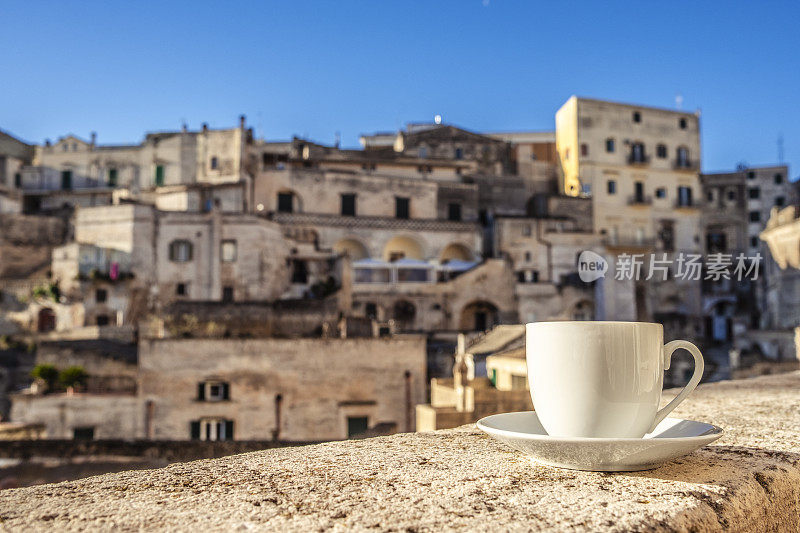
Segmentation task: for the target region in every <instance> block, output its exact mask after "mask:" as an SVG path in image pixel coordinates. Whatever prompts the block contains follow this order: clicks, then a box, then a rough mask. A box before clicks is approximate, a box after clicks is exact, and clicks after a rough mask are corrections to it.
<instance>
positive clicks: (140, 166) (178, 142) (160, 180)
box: [13, 116, 252, 213]
mask: <svg viewBox="0 0 800 533" xmlns="http://www.w3.org/2000/svg"><path fill="white" fill-rule="evenodd" d="M251 141H252V133H251V132H250V130H248V129H246V127H245V120H244V117H243V116H242V117H241V120H240V126H239V127H238V128H231V129H210V128H208V126H207V125H205V124H204V125H203V127H202V129H201V130H200V131H189V130H188V129H187V128H185V127H184V128H183V129H182V130H180V131H169V132H157V133H148V134H147V135H146V136H145V138H144V140H143V141H142V142H141V143H139V144H129V145H101V144H98V143H97V136H96V134H95V133H92V135H91V138H90V140H86V139H81V138H80V137H78V136H76V135H67V136H65V137H61V138H59V139H58V141H57V142H55V143H51V142H50V141H49V140H48V141H46V142H45V144H44V145H37V146H35V151H34V155H33V158H32V161H31V162H30V164H27V165H26V166H24V167H21V168H20V169H19V171H18V173H17V174H16V178H15V182H14V184H13V193H14V194H15V195H17V196H18V197H21V199H22V201H21V204H22V209H23V210H24V211H25V212H30V213H35V212H42V211H49V210H53V209H59V208H61V207H63V206H64V205H66V206H70V207H72V206H82V207H92V206H100V205H110V204H111V203H112V200H113V195H114V191H115V190H118V189H124V190H126V191H127V192H126V196H128V197H138V196H139V195H140V194H141V193H142V192H143V191H145V192H147V191H155V190H157V189H159V188H161V187H187V186H189V187H190V186H193V185H195V184H205V185H207V186H212V185H221V184H225V185H228V186H229V187H230V186H232V185H237V186H238V188H239V189H240V190H241V192H240V193H239V195H238V196H239V205H238V206H236V210H237V211H242V210H245V207H246V205H247V202H248V199H249V197H248V194H249V192H250V190H251V182H252V176H251V174H250V173H249V171H248V168H249V161H248V155H249V154H248V151H247V146H248V143H250V142H251ZM204 200H205V201H206V202H207V203H208V202H213V200H214V198H213V195H212V196H210V197H209V198H206V199H204ZM209 205H210V204H209Z"/></svg>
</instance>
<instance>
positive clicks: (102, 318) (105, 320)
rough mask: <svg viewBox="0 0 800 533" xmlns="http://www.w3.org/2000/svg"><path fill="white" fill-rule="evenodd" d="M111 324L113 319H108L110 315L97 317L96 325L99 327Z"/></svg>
mask: <svg viewBox="0 0 800 533" xmlns="http://www.w3.org/2000/svg"><path fill="white" fill-rule="evenodd" d="M110 323H111V319H110V318H109V317H108V315H97V317H95V324H97V325H98V326H107V325H109V324H110Z"/></svg>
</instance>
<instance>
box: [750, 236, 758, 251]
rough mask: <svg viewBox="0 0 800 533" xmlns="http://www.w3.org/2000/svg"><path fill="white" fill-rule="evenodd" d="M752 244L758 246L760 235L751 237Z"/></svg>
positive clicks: (754, 246)
mask: <svg viewBox="0 0 800 533" xmlns="http://www.w3.org/2000/svg"><path fill="white" fill-rule="evenodd" d="M750 246H752V247H753V248H758V237H750Z"/></svg>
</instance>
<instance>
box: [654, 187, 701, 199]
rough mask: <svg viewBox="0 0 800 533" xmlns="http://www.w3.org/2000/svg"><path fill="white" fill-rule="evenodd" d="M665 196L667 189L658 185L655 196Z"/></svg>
mask: <svg viewBox="0 0 800 533" xmlns="http://www.w3.org/2000/svg"><path fill="white" fill-rule="evenodd" d="M709 194H710V193H709ZM666 197H667V189H666V188H664V187H659V188H658V189H656V198H666Z"/></svg>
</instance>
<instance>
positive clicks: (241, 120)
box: [239, 115, 247, 129]
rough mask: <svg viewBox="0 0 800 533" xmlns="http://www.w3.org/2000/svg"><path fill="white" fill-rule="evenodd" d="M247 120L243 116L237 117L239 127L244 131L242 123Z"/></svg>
mask: <svg viewBox="0 0 800 533" xmlns="http://www.w3.org/2000/svg"><path fill="white" fill-rule="evenodd" d="M246 120H247V117H245V116H244V115H239V127H240V128H242V129H244V123H245V121H246Z"/></svg>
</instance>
